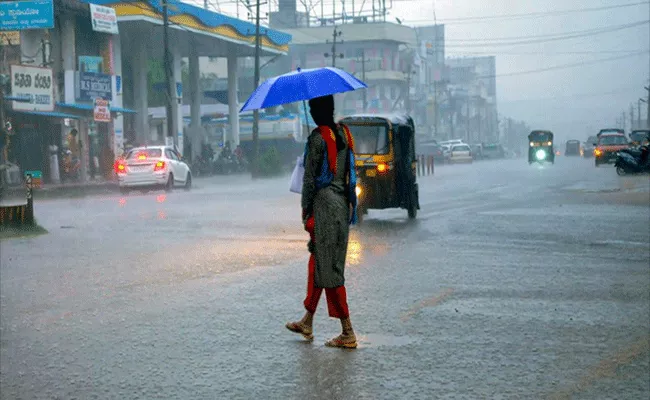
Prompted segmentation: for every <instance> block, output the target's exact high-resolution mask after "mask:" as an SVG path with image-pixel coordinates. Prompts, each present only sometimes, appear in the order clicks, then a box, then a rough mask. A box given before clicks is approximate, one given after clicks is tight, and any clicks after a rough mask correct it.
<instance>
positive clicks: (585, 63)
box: [476, 51, 648, 79]
mask: <svg viewBox="0 0 650 400" xmlns="http://www.w3.org/2000/svg"><path fill="white" fill-rule="evenodd" d="M647 53H648V52H647V51H644V52H640V53H634V54H628V55H625V56H618V57H609V58H601V59H598V60H592V61H583V62H579V63H571V64H562V65H555V66H552V67H547V68H539V69H533V70H528V71H519V72H511V73H507V74H497V75H482V76H477V77H476V78H477V79H487V78H503V77H509V76H519V75H528V74H535V73H540V72H546V71H554V70H558V69H566V68H573V67H581V66H584V65H591V64H598V63H602V62H608V61H615V60H621V59H624V58H630V57H634V56H639V55H642V54H647Z"/></svg>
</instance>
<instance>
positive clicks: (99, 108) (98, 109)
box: [93, 99, 111, 122]
mask: <svg viewBox="0 0 650 400" xmlns="http://www.w3.org/2000/svg"><path fill="white" fill-rule="evenodd" d="M93 119H94V120H95V122H111V110H110V102H109V101H108V100H104V99H95V107H94V110H93Z"/></svg>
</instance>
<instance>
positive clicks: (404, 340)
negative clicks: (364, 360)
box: [357, 333, 419, 348]
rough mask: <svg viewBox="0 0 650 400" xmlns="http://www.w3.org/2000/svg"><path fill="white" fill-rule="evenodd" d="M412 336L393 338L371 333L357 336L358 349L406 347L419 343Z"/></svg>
mask: <svg viewBox="0 0 650 400" xmlns="http://www.w3.org/2000/svg"><path fill="white" fill-rule="evenodd" d="M418 341H419V340H418V339H417V338H414V337H412V336H393V335H381V334H375V333H369V334H367V335H359V336H357V343H358V348H371V347H385V346H388V347H395V346H406V345H409V344H413V343H416V342H418Z"/></svg>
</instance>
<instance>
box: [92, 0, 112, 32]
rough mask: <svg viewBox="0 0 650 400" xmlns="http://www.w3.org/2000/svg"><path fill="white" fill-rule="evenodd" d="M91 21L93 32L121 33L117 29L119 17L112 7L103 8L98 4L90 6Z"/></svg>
mask: <svg viewBox="0 0 650 400" xmlns="http://www.w3.org/2000/svg"><path fill="white" fill-rule="evenodd" d="M90 19H91V21H92V24H93V30H94V31H96V32H105V33H112V34H114V35H117V34H118V33H119V31H118V28H117V16H116V15H115V10H114V9H113V8H111V7H102V6H98V5H96V4H90Z"/></svg>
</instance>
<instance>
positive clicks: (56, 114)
mask: <svg viewBox="0 0 650 400" xmlns="http://www.w3.org/2000/svg"><path fill="white" fill-rule="evenodd" d="M13 112H15V113H20V114H28V115H36V116H39V117H51V118H70V119H79V116H78V115H73V114H66V113H61V112H55V111H51V112H48V111H22V110H13Z"/></svg>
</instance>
